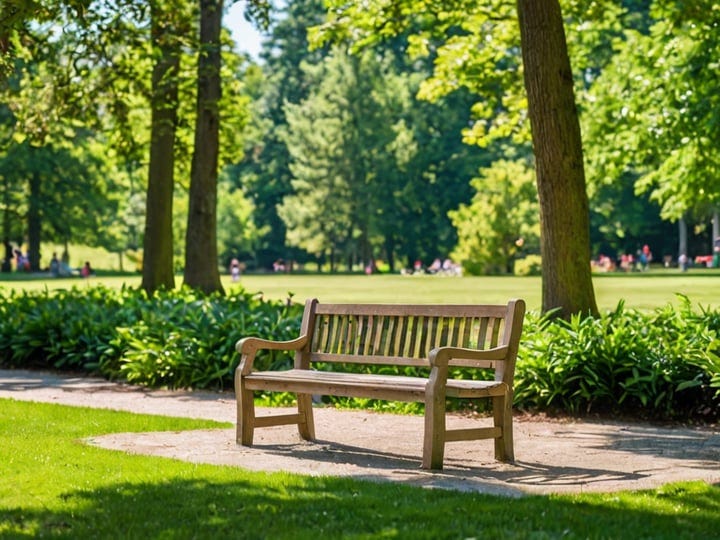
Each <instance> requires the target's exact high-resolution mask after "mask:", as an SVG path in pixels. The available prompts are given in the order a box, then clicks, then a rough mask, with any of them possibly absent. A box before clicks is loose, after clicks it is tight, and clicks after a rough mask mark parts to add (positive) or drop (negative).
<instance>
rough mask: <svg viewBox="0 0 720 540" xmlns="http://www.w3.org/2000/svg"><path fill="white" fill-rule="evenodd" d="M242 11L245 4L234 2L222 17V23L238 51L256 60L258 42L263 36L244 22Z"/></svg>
mask: <svg viewBox="0 0 720 540" xmlns="http://www.w3.org/2000/svg"><path fill="white" fill-rule="evenodd" d="M243 11H245V2H244V1H240V2H235V3H234V4H232V5H231V6H230V9H229V10H228V12H227V13H226V14H225V15H224V16H223V23H224V25H225V26H227V27H228V28H229V29H230V31H231V32H232V36H233V38H234V39H235V42H236V43H237V47H238V49H239V50H240V51H242V52H246V53H248V54H249V55H250V56H252V58H253V59H255V60H258V57H259V54H260V42H261V41H262V38H263V36H262V34H261V33H260V32H258V31H257V30H256V29H255V28H254V27H253V25H252V24H250V23H249V22H247V21H246V20H245V17H244V16H243Z"/></svg>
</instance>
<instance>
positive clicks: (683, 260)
mask: <svg viewBox="0 0 720 540" xmlns="http://www.w3.org/2000/svg"><path fill="white" fill-rule="evenodd" d="M678 265H679V266H680V270H681V271H683V272H687V267H688V257H687V255H686V254H685V253H681V254H680V256H679V257H678Z"/></svg>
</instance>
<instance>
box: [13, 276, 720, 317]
mask: <svg viewBox="0 0 720 540" xmlns="http://www.w3.org/2000/svg"><path fill="white" fill-rule="evenodd" d="M22 277H24V276H22V275H18V274H0V292H1V291H2V290H8V289H28V290H32V289H35V290H42V289H44V288H46V287H47V288H70V287H88V286H93V285H95V284H103V285H106V286H108V287H111V288H112V287H121V286H122V285H123V284H126V285H128V286H131V287H139V286H140V282H141V278H140V276H137V275H129V276H100V277H93V278H90V279H89V280H83V279H82V278H72V279H50V278H48V277H36V278H34V279H20V278H22ZM593 282H594V287H595V295H596V298H597V302H598V307H599V308H600V309H601V310H612V309H615V308H616V307H617V305H618V302H619V301H621V300H624V301H625V304H626V306H627V307H630V308H637V309H643V310H649V309H654V308H656V307H661V306H665V305H667V304H668V303H672V304H675V305H676V304H677V303H678V299H677V296H676V295H677V294H684V295H686V296H688V297H689V298H690V300H691V302H692V303H693V304H694V305H698V304H699V305H702V306H704V307H712V308H720V270H705V269H692V270H691V271H689V272H687V273H680V272H678V271H677V270H675V269H671V270H654V271H651V272H648V273H642V274H640V273H637V274H620V273H617V274H596V275H595V276H594V278H593ZM181 283H182V276H177V278H176V284H177V285H180V284H181ZM223 285H224V287H225V289H226V290H228V291H231V290H233V289H234V288H238V287H243V288H245V289H246V290H248V291H250V292H258V293H262V294H263V296H264V297H265V298H268V299H279V300H284V299H287V298H288V295H290V294H292V297H293V300H294V301H296V302H304V301H305V299H306V298H313V297H317V298H319V299H320V300H321V301H326V302H386V303H401V302H408V303H425V304H429V303H504V302H506V301H507V300H508V299H509V298H513V297H519V298H524V299H525V301H526V302H527V304H528V308H529V309H531V310H539V309H540V303H541V278H539V277H514V276H507V277H505V276H483V277H440V276H430V275H424V276H401V275H397V274H383V275H373V276H365V275H329V274H328V275H317V274H246V275H243V276H242V277H241V279H240V281H239V282H238V283H232V282H231V281H230V277H229V276H223Z"/></svg>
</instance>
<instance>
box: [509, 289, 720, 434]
mask: <svg viewBox="0 0 720 540" xmlns="http://www.w3.org/2000/svg"><path fill="white" fill-rule="evenodd" d="M710 319H712V321H711V320H710ZM717 322H718V314H717V313H710V312H707V311H706V312H703V313H701V314H697V313H694V312H693V311H692V309H691V308H690V305H689V302H688V301H687V299H686V298H684V299H683V302H682V305H681V306H680V308H679V309H674V308H673V307H672V306H667V307H665V308H660V309H657V310H655V311H654V312H652V313H647V314H646V313H642V312H639V311H636V310H628V309H625V307H624V305H623V303H620V304H619V305H618V307H617V309H616V310H615V311H613V312H610V313H607V314H605V315H603V316H602V317H600V318H597V319H595V318H591V317H586V318H581V317H573V318H572V319H571V320H570V321H568V322H566V321H562V320H550V319H549V318H547V317H537V316H534V315H533V314H530V315H529V316H528V321H527V323H526V326H525V330H524V332H523V340H522V344H521V347H520V353H519V358H518V365H517V370H516V377H515V381H516V394H515V404H516V405H517V406H519V407H522V408H527V409H539V410H552V409H556V410H563V411H567V412H570V413H573V414H581V413H589V412H592V411H596V412H600V413H605V414H607V413H612V414H630V415H633V416H642V417H647V418H656V419H684V418H689V417H695V418H702V419H707V420H714V419H717V417H718V404H719V403H720V401H719V399H718V398H720V380H718V378H719V377H720V363H719V362H718V361H717V354H716V353H717V351H719V350H720V347H718V338H717V329H718V324H717Z"/></svg>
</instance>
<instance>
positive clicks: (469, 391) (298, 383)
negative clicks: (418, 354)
mask: <svg viewBox="0 0 720 540" xmlns="http://www.w3.org/2000/svg"><path fill="white" fill-rule="evenodd" d="M427 385H428V379H427V378H426V377H406V376H401V375H376V374H373V373H346V372H340V371H318V370H308V369H288V370H284V371H259V372H255V373H251V374H250V375H248V376H246V377H245V387H246V389H248V390H273V391H276V392H278V391H281V392H293V393H297V392H305V393H308V392H309V393H311V394H321V395H332V396H345V397H366V398H375V399H385V400H390V401H424V399H425V393H426V390H427ZM506 392H507V385H506V384H505V383H503V382H498V381H473V380H460V379H450V380H448V381H447V386H446V392H445V395H446V396H447V397H452V398H482V397H492V396H501V395H504V394H505V393H506Z"/></svg>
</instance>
